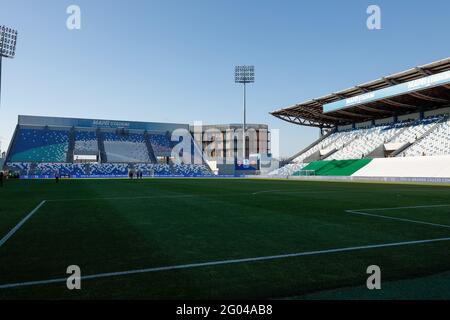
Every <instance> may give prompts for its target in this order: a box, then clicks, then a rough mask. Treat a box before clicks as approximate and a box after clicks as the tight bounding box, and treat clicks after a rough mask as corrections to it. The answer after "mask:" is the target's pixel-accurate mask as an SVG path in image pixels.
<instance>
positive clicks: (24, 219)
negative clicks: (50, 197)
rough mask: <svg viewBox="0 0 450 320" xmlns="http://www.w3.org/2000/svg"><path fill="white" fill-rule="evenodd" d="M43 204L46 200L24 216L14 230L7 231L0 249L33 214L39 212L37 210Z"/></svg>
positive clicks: (0, 241)
mask: <svg viewBox="0 0 450 320" xmlns="http://www.w3.org/2000/svg"><path fill="white" fill-rule="evenodd" d="M45 202H46V200H43V201H42V202H41V203H39V204H38V206H37V207H36V208H34V209H33V210H32V211H31V212H30V213H29V214H27V215H26V216H25V218H23V219H22V220H21V221H20V222H19V223H18V224H17V225H16V226H15V227H14V228H12V229H11V231H9V232H8V233H7V234H6V235H5V236H4V237H3V238H2V239H1V240H0V247H1V246H3V245H4V244H5V242H6V241H8V239H9V238H11V237H12V236H13V235H14V233H16V232H17V230H19V229H20V228H21V227H22V226H23V225H24V224H25V222H27V220H28V219H30V218H31V217H32V216H33V214H35V213H36V212H37V211H38V210H39V208H40V207H42V206H43V205H44V203H45Z"/></svg>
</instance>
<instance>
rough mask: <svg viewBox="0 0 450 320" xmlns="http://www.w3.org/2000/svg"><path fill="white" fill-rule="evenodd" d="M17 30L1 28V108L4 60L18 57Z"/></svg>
mask: <svg viewBox="0 0 450 320" xmlns="http://www.w3.org/2000/svg"><path fill="white" fill-rule="evenodd" d="M16 44H17V30H14V29H11V28H8V27H6V26H0V106H1V95H2V60H3V58H10V59H13V58H14V57H15V55H16Z"/></svg>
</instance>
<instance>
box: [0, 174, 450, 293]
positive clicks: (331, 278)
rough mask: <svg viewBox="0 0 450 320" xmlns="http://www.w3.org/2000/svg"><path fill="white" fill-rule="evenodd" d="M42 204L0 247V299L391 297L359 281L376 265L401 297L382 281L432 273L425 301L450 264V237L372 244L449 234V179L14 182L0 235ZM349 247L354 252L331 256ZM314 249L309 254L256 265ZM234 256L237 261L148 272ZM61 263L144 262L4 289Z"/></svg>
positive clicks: (53, 273)
mask: <svg viewBox="0 0 450 320" xmlns="http://www.w3.org/2000/svg"><path fill="white" fill-rule="evenodd" d="M43 200H46V202H45V203H44V204H43V205H42V206H41V207H40V208H39V210H37V211H36V212H35V213H34V214H33V215H32V216H31V217H30V218H29V219H28V220H27V221H26V222H25V223H24V224H23V225H21V226H20V228H18V229H17V230H16V232H14V233H13V234H12V235H11V237H9V238H8V239H7V240H6V241H5V242H4V243H3V244H2V245H1V246H0V299H14V298H44V299H47V298H49V299H80V298H83V299H93V298H149V299H241V298H244V299H246V298H248V299H260V298H263V299H265V298H275V299H276V298H289V297H296V298H298V297H299V298H302V297H314V295H315V294H317V295H318V297H319V298H320V297H329V296H330V297H333V295H324V296H321V295H320V292H326V291H330V292H333V291H332V290H342V291H341V292H346V290H347V291H350V292H351V294H350V296H351V297H353V298H354V297H356V298H357V297H358V296H359V295H358V293H356V294H355V292H358V291H355V290H356V289H355V290H349V289H345V288H357V287H362V288H363V289H360V292H362V293H361V297H367V298H374V297H378V298H380V297H381V298H382V297H383V295H385V296H386V297H389V298H399V297H398V296H395V292H392V291H389V292H388V289H386V290H383V289H382V290H381V291H378V292H368V290H367V289H364V286H365V283H366V279H367V277H368V275H367V274H366V269H367V267H368V266H369V265H374V264H375V265H378V266H380V267H381V271H382V281H383V282H382V283H383V285H382V286H383V287H384V284H385V283H386V286H385V287H386V288H390V287H391V288H394V289H395V288H397V289H396V290H398V292H399V294H401V292H402V291H401V290H400V289H398V288H399V287H401V285H391V286H389V283H393V284H395V283H397V284H398V283H403V282H402V281H415V280H417V279H422V278H423V279H427V278H426V277H429V278H430V277H431V278H430V279H431V280H430V281H429V283H426V285H421V286H420V285H419V286H418V287H419V288H426V289H423V290H422V289H421V290H416V291H417V292H415V294H414V295H413V298H414V297H417V298H427V297H430V296H431V297H436V296H435V294H436V292H433V283H434V282H433V280H432V279H433V277H436V276H438V277H439V276H442V275H445V273H446V272H448V271H449V270H450V250H449V249H450V241H446V240H443V241H436V242H426V243H412V244H407V245H398V246H397V245H396V246H390V247H371V246H374V245H382V244H390V243H404V242H410V241H416V240H430V239H443V238H444V239H445V238H449V237H450V227H448V226H450V188H449V187H446V186H426V185H406V184H369V183H338V182H302V181H287V180H286V181H284V180H256V179H255V180H253V179H149V180H142V181H136V180H134V181H129V180H63V181H61V182H60V183H59V184H56V183H55V182H54V181H51V180H48V181H45V180H34V181H8V182H7V183H6V184H5V186H4V187H3V188H1V189H0V203H1V205H0V239H4V237H5V235H7V234H8V232H10V230H11V229H13V228H14V227H15V226H16V225H17V224H18V223H19V222H20V221H21V220H22V219H23V218H24V217H25V216H27V214H28V213H30V212H32V210H33V209H34V208H36V206H38V204H39V203H41V201H43ZM404 207H406V208H404ZM380 208H384V209H382V210H379V209H380ZM372 209H377V210H372ZM348 210H355V211H357V212H363V213H370V214H376V215H382V216H384V218H383V217H378V216H367V215H360V214H356V213H354V212H349V211H348ZM386 217H391V218H398V220H395V219H388V218H386ZM411 220H412V221H411ZM420 222H425V223H429V224H425V223H420ZM365 246H368V247H367V248H364V247H365ZM354 247H361V248H359V249H357V250H356V249H354V250H353V249H350V250H346V251H337V252H333V251H330V252H327V251H326V250H331V249H341V248H354ZM312 251H317V253H316V254H308V255H296V256H287V257H282V256H281V257H278V258H273V259H262V260H255V261H253V260H251V258H259V257H269V256H279V255H287V254H293V253H294V254H295V253H304V252H312ZM324 251H325V252H324ZM240 259H250V260H244V261H241V260H240ZM229 260H237V261H234V263H231V262H230V263H220V264H217V265H203V266H202V265H200V266H199V265H196V266H195V265H194V267H189V266H186V267H180V268H177V269H170V270H164V269H163V270H159V271H158V270H155V269H152V268H158V267H171V266H185V265H190V264H198V263H210V262H220V261H222V262H223V261H229ZM69 265H78V266H80V268H81V272H82V277H83V276H90V275H99V274H104V273H114V272H122V271H129V270H140V269H151V271H147V272H141V273H132V274H125V275H124V274H118V275H117V274H116V275H110V276H105V277H93V278H91V279H83V280H82V289H81V290H72V291H70V290H68V289H67V287H66V283H65V282H63V281H60V282H55V283H45V282H44V283H41V284H39V283H38V284H34V285H29V286H17V287H11V288H6V287H3V288H2V286H4V285H7V284H21V283H22V284H23V283H24V282H30V281H31V282H33V281H41V280H43V281H46V280H50V279H59V278H62V279H64V277H67V276H68V275H67V274H66V269H67V267H68V266H69ZM439 283H440V285H439V288H437V289H438V290H439V292H444V293H445V292H446V294H444V293H443V294H442V295H438V296H437V297H438V298H439V297H441V298H450V281H447V282H446V283H447V288H442V286H443V285H442V281H440V282H439ZM403 289H404V288H403ZM445 289H448V290H445ZM445 295H447V296H445ZM334 296H337V297H338V298H345V295H342V294H337V295H334ZM400 298H401V296H400Z"/></svg>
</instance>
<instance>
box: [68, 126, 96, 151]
mask: <svg viewBox="0 0 450 320" xmlns="http://www.w3.org/2000/svg"><path fill="white" fill-rule="evenodd" d="M74 149H75V152H80V153H84V152H86V153H95V154H97V153H98V140H97V134H96V132H95V131H76V132H75V148H74Z"/></svg>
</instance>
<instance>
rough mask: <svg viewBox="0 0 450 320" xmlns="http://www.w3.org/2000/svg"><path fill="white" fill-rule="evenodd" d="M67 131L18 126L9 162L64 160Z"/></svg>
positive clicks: (67, 142) (66, 147) (66, 149)
mask: <svg viewBox="0 0 450 320" xmlns="http://www.w3.org/2000/svg"><path fill="white" fill-rule="evenodd" d="M68 148H69V132H68V131H63V130H50V129H25V128H20V129H19V130H18V132H17V136H16V138H15V140H14V143H13V146H12V149H11V152H10V155H11V156H10V159H9V160H10V161H11V162H66V159H67V151H68Z"/></svg>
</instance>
